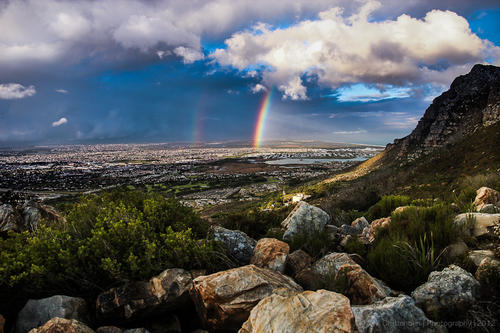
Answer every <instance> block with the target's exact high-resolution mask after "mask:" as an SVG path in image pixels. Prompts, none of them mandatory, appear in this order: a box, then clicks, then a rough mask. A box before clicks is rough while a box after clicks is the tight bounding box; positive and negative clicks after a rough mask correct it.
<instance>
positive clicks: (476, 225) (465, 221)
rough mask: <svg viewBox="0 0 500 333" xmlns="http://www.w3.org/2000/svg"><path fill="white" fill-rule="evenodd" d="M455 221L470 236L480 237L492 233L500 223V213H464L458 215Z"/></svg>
mask: <svg viewBox="0 0 500 333" xmlns="http://www.w3.org/2000/svg"><path fill="white" fill-rule="evenodd" d="M454 223H455V224H457V225H458V226H460V227H463V228H465V230H464V231H465V232H466V233H468V234H469V235H470V236H474V237H480V236H484V235H488V234H492V228H493V226H494V225H496V224H498V223H500V214H483V213H464V214H459V215H457V216H456V217H455V220H454Z"/></svg>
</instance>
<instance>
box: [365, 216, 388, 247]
mask: <svg viewBox="0 0 500 333" xmlns="http://www.w3.org/2000/svg"><path fill="white" fill-rule="evenodd" d="M389 223H391V218H390V217H383V218H381V219H377V220H374V221H372V223H371V224H370V229H369V230H368V232H364V233H363V236H364V237H365V238H366V239H367V240H368V241H369V242H373V241H374V240H375V234H376V233H377V230H378V229H379V228H385V227H387V226H388V225H389Z"/></svg>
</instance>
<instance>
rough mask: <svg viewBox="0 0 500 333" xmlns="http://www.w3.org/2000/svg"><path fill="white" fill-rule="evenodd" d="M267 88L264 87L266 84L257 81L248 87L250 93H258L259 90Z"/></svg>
mask: <svg viewBox="0 0 500 333" xmlns="http://www.w3.org/2000/svg"><path fill="white" fill-rule="evenodd" d="M267 90H268V89H267V88H266V86H264V85H262V84H260V83H257V84H256V85H255V86H253V87H252V88H250V91H251V92H252V94H258V93H260V92H263V91H267Z"/></svg>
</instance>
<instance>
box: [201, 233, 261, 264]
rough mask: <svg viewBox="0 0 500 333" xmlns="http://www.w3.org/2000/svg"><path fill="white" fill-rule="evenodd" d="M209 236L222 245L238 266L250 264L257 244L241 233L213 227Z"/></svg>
mask: <svg viewBox="0 0 500 333" xmlns="http://www.w3.org/2000/svg"><path fill="white" fill-rule="evenodd" d="M210 235H212V237H213V238H214V239H215V240H217V241H220V242H222V243H224V245H225V247H226V251H227V253H228V255H229V257H230V258H231V259H234V260H235V261H237V263H238V264H240V265H246V264H248V263H249V262H250V259H251V258H252V255H253V249H254V248H255V245H256V243H257V242H256V241H255V240H254V239H252V238H250V237H248V236H247V234H245V233H244V232H243V231H239V230H229V229H226V228H222V227H219V226H213V227H211V230H210Z"/></svg>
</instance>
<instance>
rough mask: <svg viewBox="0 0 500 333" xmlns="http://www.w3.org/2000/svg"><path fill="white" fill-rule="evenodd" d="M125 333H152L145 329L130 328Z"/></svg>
mask: <svg viewBox="0 0 500 333" xmlns="http://www.w3.org/2000/svg"><path fill="white" fill-rule="evenodd" d="M123 333H150V332H149V331H148V330H147V329H145V328H144V327H141V328H129V329H128V330H124V331H123Z"/></svg>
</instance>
